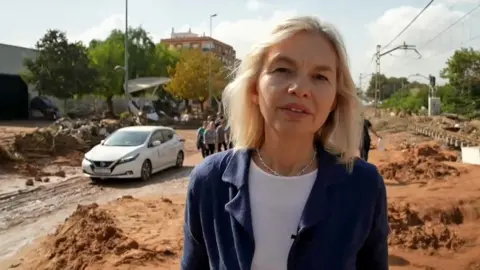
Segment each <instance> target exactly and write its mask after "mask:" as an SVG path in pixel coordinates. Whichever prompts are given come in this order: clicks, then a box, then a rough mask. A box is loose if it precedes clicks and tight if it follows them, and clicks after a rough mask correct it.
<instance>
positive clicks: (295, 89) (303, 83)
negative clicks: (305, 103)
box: [288, 76, 311, 98]
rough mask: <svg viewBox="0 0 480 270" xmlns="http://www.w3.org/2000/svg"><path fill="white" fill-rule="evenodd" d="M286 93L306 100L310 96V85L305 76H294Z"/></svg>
mask: <svg viewBox="0 0 480 270" xmlns="http://www.w3.org/2000/svg"><path fill="white" fill-rule="evenodd" d="M288 93H289V94H292V95H296V96H298V97H303V98H308V97H310V95H311V85H310V82H309V78H308V77H307V76H296V78H294V79H293V80H292V82H291V83H290V86H289V87H288Z"/></svg>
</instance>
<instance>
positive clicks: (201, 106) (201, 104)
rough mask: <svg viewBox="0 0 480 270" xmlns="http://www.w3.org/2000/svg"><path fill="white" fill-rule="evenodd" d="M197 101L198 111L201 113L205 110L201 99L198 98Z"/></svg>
mask: <svg viewBox="0 0 480 270" xmlns="http://www.w3.org/2000/svg"><path fill="white" fill-rule="evenodd" d="M198 103H199V104H200V111H201V112H202V113H203V111H204V110H205V108H204V107H203V101H202V100H198Z"/></svg>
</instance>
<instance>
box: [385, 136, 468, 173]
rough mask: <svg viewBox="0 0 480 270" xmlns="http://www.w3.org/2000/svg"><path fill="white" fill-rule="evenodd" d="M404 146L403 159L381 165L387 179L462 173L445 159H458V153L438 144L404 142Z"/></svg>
mask: <svg viewBox="0 0 480 270" xmlns="http://www.w3.org/2000/svg"><path fill="white" fill-rule="evenodd" d="M402 147H403V148H404V149H403V156H404V158H403V159H402V160H401V161H396V162H390V163H387V164H384V165H380V166H379V171H380V173H381V174H382V175H383V177H384V178H385V179H391V180H396V181H398V182H414V181H420V180H428V179H443V178H445V177H447V176H458V175H459V174H460V171H459V170H458V169H457V168H455V167H453V166H451V165H448V164H445V163H444V161H456V160H457V155H456V154H454V153H451V152H448V151H443V150H442V149H441V146H440V145H438V144H432V143H425V144H420V145H415V144H403V145H402Z"/></svg>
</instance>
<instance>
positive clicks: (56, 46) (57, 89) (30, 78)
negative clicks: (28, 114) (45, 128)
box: [22, 30, 97, 100]
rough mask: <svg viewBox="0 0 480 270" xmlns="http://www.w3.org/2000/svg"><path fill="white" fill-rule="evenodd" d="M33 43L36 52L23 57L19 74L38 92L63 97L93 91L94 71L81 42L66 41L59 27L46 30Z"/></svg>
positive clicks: (73, 96) (71, 96) (66, 97)
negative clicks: (31, 56)
mask: <svg viewBox="0 0 480 270" xmlns="http://www.w3.org/2000/svg"><path fill="white" fill-rule="evenodd" d="M35 47H36V49H37V50H38V51H39V54H38V56H37V58H35V59H29V58H27V59H25V60H24V65H25V70H24V72H23V74H22V77H23V78H24V80H25V81H26V82H27V83H29V84H32V85H34V86H35V88H36V90H37V91H38V92H39V93H42V94H46V95H52V96H55V97H57V98H60V99H64V100H65V99H68V98H75V97H77V96H82V95H86V94H89V93H92V92H93V90H94V87H95V77H96V75H97V73H96V70H95V69H93V68H91V67H90V60H89V58H88V53H87V48H86V47H85V46H83V44H81V43H79V42H75V43H73V42H69V41H68V39H67V37H66V34H65V33H64V32H61V31H60V30H48V31H47V33H46V34H45V35H44V36H43V37H42V38H41V39H40V40H39V41H38V42H37V43H36V45H35Z"/></svg>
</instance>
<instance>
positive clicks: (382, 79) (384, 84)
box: [366, 74, 408, 100]
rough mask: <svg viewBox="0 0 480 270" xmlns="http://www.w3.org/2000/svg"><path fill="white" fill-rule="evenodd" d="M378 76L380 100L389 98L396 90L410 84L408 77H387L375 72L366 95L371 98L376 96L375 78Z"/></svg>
mask: <svg viewBox="0 0 480 270" xmlns="http://www.w3.org/2000/svg"><path fill="white" fill-rule="evenodd" d="M376 78H378V89H379V90H380V93H379V100H385V99H388V98H389V97H390V96H392V95H393V94H394V93H395V92H396V91H398V90H400V89H401V88H402V87H404V86H405V85H406V84H408V80H407V78H404V77H400V78H397V77H386V76H385V75H384V74H378V75H377V74H374V75H373V76H372V78H371V79H370V83H369V86H368V88H367V92H366V95H367V97H369V98H372V99H373V98H375V80H376Z"/></svg>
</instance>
